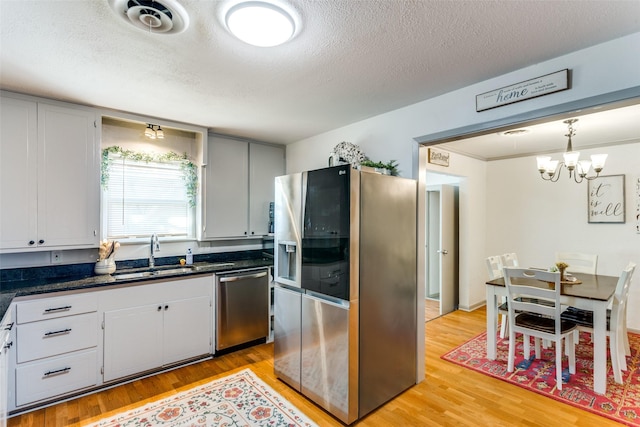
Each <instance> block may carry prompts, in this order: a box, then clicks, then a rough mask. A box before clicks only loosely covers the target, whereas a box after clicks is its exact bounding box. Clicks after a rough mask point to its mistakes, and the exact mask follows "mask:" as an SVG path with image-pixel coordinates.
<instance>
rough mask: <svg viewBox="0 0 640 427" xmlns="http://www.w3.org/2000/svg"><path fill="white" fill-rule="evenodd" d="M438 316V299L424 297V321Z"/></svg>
mask: <svg viewBox="0 0 640 427" xmlns="http://www.w3.org/2000/svg"><path fill="white" fill-rule="evenodd" d="M439 316H440V301H438V300H432V299H425V300H424V321H425V322H428V321H430V320H433V319H435V318H436V317H439Z"/></svg>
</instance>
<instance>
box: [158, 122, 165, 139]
mask: <svg viewBox="0 0 640 427" xmlns="http://www.w3.org/2000/svg"><path fill="white" fill-rule="evenodd" d="M156 138H158V139H164V131H163V130H162V128H161V127H160V125H158V129H156Z"/></svg>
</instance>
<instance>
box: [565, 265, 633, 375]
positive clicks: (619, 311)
mask: <svg viewBox="0 0 640 427" xmlns="http://www.w3.org/2000/svg"><path fill="white" fill-rule="evenodd" d="M635 269H636V264H635V263H633V262H630V263H629V264H628V265H627V267H626V268H625V269H624V270H623V271H622V274H620V277H619V278H618V283H617V284H616V291H615V293H614V294H613V303H612V305H611V309H610V310H607V336H608V337H609V354H610V356H611V367H612V368H613V377H614V379H615V381H616V382H617V383H618V384H622V371H626V370H627V359H626V356H630V355H631V349H630V347H629V335H628V334H627V300H628V299H629V288H630V287H631V279H632V277H633V273H634V272H635ZM562 318H563V319H565V320H570V321H572V322H575V323H576V324H577V325H578V330H579V331H587V332H589V333H590V334H591V335H592V336H593V311H589V310H581V309H578V308H575V307H569V308H568V309H567V310H566V311H565V312H564V313H562Z"/></svg>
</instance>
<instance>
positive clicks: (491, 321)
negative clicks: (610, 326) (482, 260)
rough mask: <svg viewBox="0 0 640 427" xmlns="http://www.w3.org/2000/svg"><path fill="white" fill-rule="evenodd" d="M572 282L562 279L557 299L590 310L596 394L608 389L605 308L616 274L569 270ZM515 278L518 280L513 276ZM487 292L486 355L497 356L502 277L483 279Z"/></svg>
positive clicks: (503, 289) (535, 283) (503, 291)
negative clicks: (572, 278)
mask: <svg viewBox="0 0 640 427" xmlns="http://www.w3.org/2000/svg"><path fill="white" fill-rule="evenodd" d="M571 275H572V276H573V277H575V279H576V280H575V282H569V283H566V282H563V284H562V285H561V286H562V290H561V297H560V302H561V304H562V305H567V306H573V307H576V308H580V309H584V310H590V311H593V337H592V341H593V390H594V392H596V393H598V394H605V393H606V391H607V308H608V306H609V304H610V302H611V301H612V299H613V295H614V293H615V290H616V285H617V283H618V277H615V276H604V275H600V274H585V273H571ZM514 280H517V279H514ZM520 280H529V281H530V282H531V283H530V284H531V285H533V286H540V287H543V286H549V284H548V283H547V282H541V281H536V280H531V279H520ZM486 291H487V358H488V359H490V360H495V359H496V347H497V325H498V306H499V305H500V304H501V300H502V297H506V296H507V288H506V286H505V283H504V278H503V277H499V278H496V279H493V280H489V281H487V282H486Z"/></svg>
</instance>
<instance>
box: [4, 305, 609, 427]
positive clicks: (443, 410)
mask: <svg viewBox="0 0 640 427" xmlns="http://www.w3.org/2000/svg"><path fill="white" fill-rule="evenodd" d="M484 329H485V311H484V309H479V310H476V311H474V312H471V313H466V312H463V311H456V312H454V313H450V314H447V315H445V316H442V317H439V318H437V319H435V320H432V321H430V322H428V323H427V324H426V348H427V350H426V353H427V354H426V360H425V363H426V374H427V375H426V379H425V380H424V381H423V382H422V383H420V384H417V385H415V386H414V387H412V388H411V389H409V390H407V391H406V392H404V393H403V394H401V395H400V396H398V397H397V398H395V399H393V400H392V401H390V402H388V403H387V404H386V405H384V406H383V407H381V408H379V409H377V410H376V411H374V412H373V413H371V414H369V415H368V416H367V417H365V418H364V419H363V420H361V421H359V422H356V423H354V424H353V425H358V426H363V427H388V426H546V427H551V426H562V427H569V426H584V427H586V426H596V425H597V426H619V424H617V423H614V422H612V421H609V420H607V419H605V418H602V417H599V416H597V415H593V414H591V413H588V412H585V411H582V410H580V409H577V408H574V407H572V406H569V405H565V404H561V403H559V402H556V401H554V400H552V399H549V398H546V397H544V396H541V395H538V394H536V393H532V392H529V391H526V390H524V389H522V388H519V387H516V386H514V385H511V384H508V383H506V382H503V381H500V380H497V379H493V378H490V377H488V376H485V375H482V374H479V373H476V372H473V371H470V370H468V369H465V368H462V367H459V366H458V365H454V364H452V363H449V362H445V361H443V360H442V359H440V356H441V355H442V354H444V353H446V352H447V351H448V350H451V349H452V348H454V347H456V346H458V345H460V344H462V343H463V342H465V341H467V340H469V339H470V338H472V337H474V336H475V335H477V334H478V333H480V332H482V331H483V330H484ZM246 367H250V368H251V369H252V370H253V371H254V372H255V373H256V375H258V376H259V377H260V378H261V379H262V380H264V381H265V382H266V383H267V384H269V385H270V386H271V387H273V388H274V389H275V390H276V391H277V392H279V393H280V394H281V395H282V396H284V398H286V399H287V400H289V401H290V402H291V403H293V404H294V405H295V406H297V407H298V408H299V409H300V410H301V411H302V412H304V413H305V414H306V415H307V416H309V417H310V418H311V419H312V420H314V421H315V422H316V423H318V425H320V426H321V427H325V426H342V424H341V423H340V422H339V421H337V420H336V419H335V418H333V417H331V416H330V415H329V414H327V413H326V412H324V411H323V410H321V409H320V408H318V407H317V406H315V405H314V404H313V403H311V402H309V401H308V400H306V399H305V398H304V397H302V396H301V395H300V394H298V393H297V392H295V391H294V390H292V389H291V388H289V387H288V386H287V385H286V384H284V383H283V382H281V381H279V380H278V379H276V378H275V376H274V375H273V345H272V344H263V345H259V346H255V347H252V348H250V349H246V350H241V351H237V352H234V353H232V354H229V355H226V356H223V357H219V358H215V359H213V360H208V361H204V362H201V363H198V364H194V365H191V366H186V367H183V368H180V369H176V370H174V371H171V372H167V373H164V374H159V375H155V376H153V377H150V378H145V379H141V380H137V381H134V382H132V383H129V384H125V385H122V386H119V387H116V388H113V389H110V390H104V391H101V392H99V393H95V394H93V395H90V396H86V397H81V398H78V399H75V400H72V401H69V402H63V403H60V404H57V405H55V406H51V407H48V408H45V409H41V410H38V411H34V412H31V413H28V414H24V415H22V416H15V417H13V418H10V419H9V423H8V425H9V427H15V426H36V427H40V426H47V427H49V426H67V425H82V424H84V423H86V422H88V420H93V421H95V420H96V419H97V418H96V417H99V416H100V415H101V414H106V413H109V412H119V411H121V410H123V409H124V408H127V407H131V406H132V405H133V406H138V405H141V404H143V403H146V402H148V401H152V400H156V399H158V398H160V397H166V396H167V395H168V394H172V393H174V392H175V391H176V390H182V389H188V388H191V387H193V386H195V385H198V384H200V383H204V382H208V381H210V380H212V379H214V378H216V377H220V376H223V375H225V374H227V373H229V372H233V371H237V370H240V369H243V368H246Z"/></svg>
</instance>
